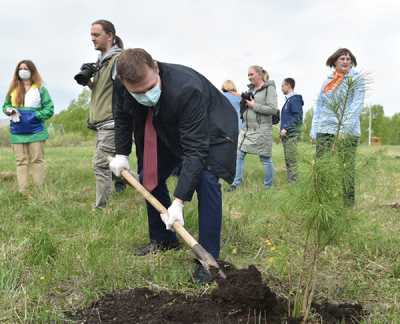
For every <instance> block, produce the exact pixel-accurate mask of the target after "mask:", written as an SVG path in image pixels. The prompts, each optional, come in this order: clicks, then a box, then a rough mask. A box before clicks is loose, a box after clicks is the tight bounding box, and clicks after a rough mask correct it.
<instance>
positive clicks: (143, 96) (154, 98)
mask: <svg viewBox="0 0 400 324" xmlns="http://www.w3.org/2000/svg"><path fill="white" fill-rule="evenodd" d="M129 93H130V94H131V96H132V97H133V98H135V100H136V101H137V102H138V103H140V104H141V105H143V106H146V107H154V106H155V105H156V104H157V102H158V100H159V99H160V96H161V88H160V85H158V84H157V85H155V86H154V87H153V88H151V89H150V90H148V91H147V92H146V93H134V92H129Z"/></svg>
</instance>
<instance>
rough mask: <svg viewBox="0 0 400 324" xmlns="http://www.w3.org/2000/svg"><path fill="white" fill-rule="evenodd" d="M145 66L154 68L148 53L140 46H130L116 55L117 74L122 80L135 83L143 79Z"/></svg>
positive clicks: (154, 65) (145, 71)
mask: <svg viewBox="0 0 400 324" xmlns="http://www.w3.org/2000/svg"><path fill="white" fill-rule="evenodd" d="M147 68H150V69H153V70H155V69H156V64H155V62H154V60H153V58H152V57H151V55H150V54H149V53H147V52H146V51H145V50H144V49H142V48H130V49H127V50H125V51H123V52H122V53H121V54H120V56H119V57H118V64H117V74H118V77H119V78H120V79H121V80H122V81H128V82H130V83H137V82H140V81H142V80H143V79H144V77H145V76H146V73H147Z"/></svg>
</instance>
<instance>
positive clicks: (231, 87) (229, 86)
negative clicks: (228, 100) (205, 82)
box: [221, 80, 237, 92]
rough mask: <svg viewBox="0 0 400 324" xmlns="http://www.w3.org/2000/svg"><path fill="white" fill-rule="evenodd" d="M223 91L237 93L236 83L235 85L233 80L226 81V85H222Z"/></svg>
mask: <svg viewBox="0 0 400 324" xmlns="http://www.w3.org/2000/svg"><path fill="white" fill-rule="evenodd" d="M221 90H222V91H223V92H230V91H232V92H237V89H236V86H235V83H233V81H232V80H226V81H224V83H223V84H222V87H221Z"/></svg>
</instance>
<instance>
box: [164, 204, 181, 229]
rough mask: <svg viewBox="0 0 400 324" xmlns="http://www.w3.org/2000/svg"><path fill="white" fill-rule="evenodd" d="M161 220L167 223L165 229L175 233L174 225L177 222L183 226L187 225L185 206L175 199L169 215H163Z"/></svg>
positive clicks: (169, 209)
mask: <svg viewBox="0 0 400 324" xmlns="http://www.w3.org/2000/svg"><path fill="white" fill-rule="evenodd" d="M161 219H162V220H163V222H164V223H165V227H166V228H167V230H170V231H173V230H174V229H173V227H172V225H173V224H174V223H175V222H178V223H179V224H181V225H182V226H183V225H184V224H185V222H184V221H183V204H182V203H181V202H180V201H179V200H177V199H175V200H174V201H173V202H172V204H171V206H169V208H168V213H167V214H161Z"/></svg>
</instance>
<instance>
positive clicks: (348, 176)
mask: <svg viewBox="0 0 400 324" xmlns="http://www.w3.org/2000/svg"><path fill="white" fill-rule="evenodd" d="M334 141H335V135H332V134H324V133H318V134H317V148H316V158H317V159H319V158H322V157H323V156H325V155H326V154H330V153H331V152H332V148H333V144H334ZM358 143H359V137H356V136H346V137H345V138H344V139H340V140H338V141H337V143H336V148H335V149H336V154H338V157H339V161H340V164H341V168H342V171H343V173H342V174H343V200H344V204H345V206H353V205H354V200H355V172H356V163H355V161H356V151H357V146H358Z"/></svg>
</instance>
